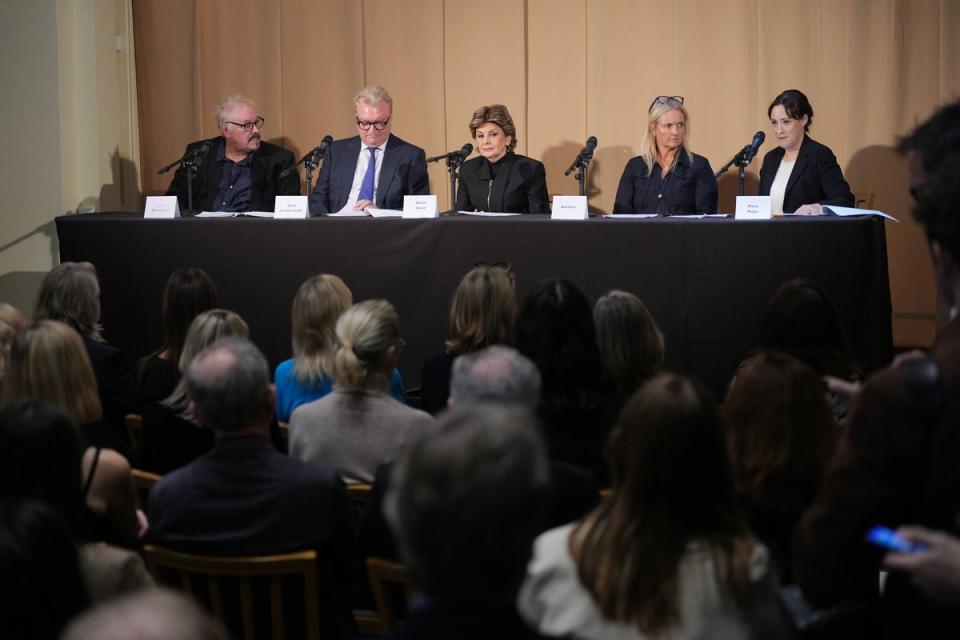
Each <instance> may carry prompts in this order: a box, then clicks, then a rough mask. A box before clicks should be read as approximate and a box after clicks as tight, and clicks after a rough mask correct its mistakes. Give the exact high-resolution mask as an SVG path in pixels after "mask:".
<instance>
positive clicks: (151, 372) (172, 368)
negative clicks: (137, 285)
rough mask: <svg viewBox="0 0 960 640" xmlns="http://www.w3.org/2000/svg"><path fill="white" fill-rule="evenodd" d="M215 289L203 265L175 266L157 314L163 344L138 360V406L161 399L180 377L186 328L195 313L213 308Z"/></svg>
mask: <svg viewBox="0 0 960 640" xmlns="http://www.w3.org/2000/svg"><path fill="white" fill-rule="evenodd" d="M218 306H219V305H218V303H217V289H216V287H214V286H213V280H211V279H210V276H209V275H207V272H206V271H204V270H203V269H194V268H183V269H177V270H176V271H174V272H173V273H171V274H170V277H169V278H167V286H166V287H165V288H164V290H163V304H162V308H161V314H160V318H161V321H162V323H163V346H162V347H160V349H158V350H157V351H154V352H153V353H151V354H150V355H147V356H144V357H143V358H140V360H138V361H137V367H136V379H135V386H134V401H135V403H136V405H137V407H138V409H139V410H140V411H141V412H142V411H143V408H144V407H146V406H147V405H148V404H150V403H151V402H160V401H161V400H163V399H164V398H166V397H167V396H169V395H170V393H171V392H172V391H173V388H174V387H176V386H177V382H179V380H180V366H179V363H180V352H181V351H183V343H184V341H185V340H186V338H187V329H189V328H190V323H191V322H193V319H194V318H196V317H197V316H198V315H200V314H201V313H203V312H204V311H207V310H209V309H216V308H217V307H218Z"/></svg>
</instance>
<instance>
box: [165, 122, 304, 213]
mask: <svg viewBox="0 0 960 640" xmlns="http://www.w3.org/2000/svg"><path fill="white" fill-rule="evenodd" d="M204 142H209V143H210V151H208V152H207V155H206V157H205V158H204V159H203V162H202V163H200V166H199V167H198V169H197V175H196V176H195V177H194V179H193V208H194V210H196V211H210V210H211V209H212V208H213V199H214V198H216V197H217V191H218V190H219V189H220V174H221V171H220V169H221V164H220V163H219V162H217V147H218V146H219V145H222V144H223V138H222V137H220V136H217V137H216V138H210V139H209V140H198V141H196V142H191V143H190V144H188V145H187V150H186V151H185V152H184V153H185V154H186V153H189V152H191V151H193V150H194V149H196V148H198V147H199V146H200V145H202V144H203V143H204ZM293 165H294V159H293V154H292V153H291V152H289V151H287V150H286V149H284V148H283V147H278V146H276V145H273V144H270V143H269V142H263V141H262V140H261V141H260V148H259V149H257V150H256V151H254V152H253V161H252V166H251V167H250V170H251V172H252V175H251V179H250V182H251V184H250V207H251V209H250V210H251V211H273V205H274V202H273V200H274V197H276V196H298V195H300V174H299V173H297V171H296V170H294V169H293ZM288 169H290V171H287V170H288ZM281 174H284V177H283V178H281V177H280V176H281ZM167 195H168V196H177V199H178V200H179V201H180V210H181V211H185V210H186V209H187V171H186V169H185V168H184V167H183V165H180V167H178V168H177V172H176V173H175V174H174V176H173V182H171V183H170V188H169V189H167Z"/></svg>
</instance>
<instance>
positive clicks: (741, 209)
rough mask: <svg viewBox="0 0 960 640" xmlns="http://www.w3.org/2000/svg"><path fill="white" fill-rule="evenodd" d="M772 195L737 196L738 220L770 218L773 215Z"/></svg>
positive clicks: (735, 216)
mask: <svg viewBox="0 0 960 640" xmlns="http://www.w3.org/2000/svg"><path fill="white" fill-rule="evenodd" d="M771 203H772V200H771V199H770V196H737V211H736V213H734V215H733V217H734V218H735V219H737V220H769V219H770V218H772V217H773V210H772V209H771V207H772V206H773V205H772V204H771Z"/></svg>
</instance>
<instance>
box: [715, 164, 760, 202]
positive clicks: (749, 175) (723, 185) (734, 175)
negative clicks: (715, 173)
mask: <svg viewBox="0 0 960 640" xmlns="http://www.w3.org/2000/svg"><path fill="white" fill-rule="evenodd" d="M718 168H719V167H718ZM739 189H740V180H739V177H738V170H737V168H736V167H730V168H729V169H727V172H726V173H725V174H723V175H722V176H720V178H719V179H718V180H717V212H718V213H733V212H734V211H736V210H737V192H738V191H739ZM759 189H760V176H759V175H757V174H756V173H753V172H752V171H750V170H749V169H747V172H746V175H744V180H743V193H744V195H747V196H755V195H757V191H758V190H759Z"/></svg>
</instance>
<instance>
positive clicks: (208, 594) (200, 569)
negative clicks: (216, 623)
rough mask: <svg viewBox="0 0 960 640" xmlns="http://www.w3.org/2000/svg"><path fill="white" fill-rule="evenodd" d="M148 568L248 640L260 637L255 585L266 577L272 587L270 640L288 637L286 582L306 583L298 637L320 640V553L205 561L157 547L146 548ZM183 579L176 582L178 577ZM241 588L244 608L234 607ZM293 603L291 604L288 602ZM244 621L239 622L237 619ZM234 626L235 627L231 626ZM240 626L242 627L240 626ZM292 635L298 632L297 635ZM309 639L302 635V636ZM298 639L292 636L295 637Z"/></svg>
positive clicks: (258, 609)
mask: <svg viewBox="0 0 960 640" xmlns="http://www.w3.org/2000/svg"><path fill="white" fill-rule="evenodd" d="M143 550H144V555H145V556H146V559H147V566H148V567H149V568H150V571H151V572H152V573H153V575H154V577H155V578H156V579H157V581H158V582H164V583H166V584H170V585H171V586H179V587H180V588H182V590H183V591H185V592H187V593H189V594H190V595H192V596H194V597H195V598H196V599H197V600H198V601H200V603H201V604H202V605H204V606H206V607H207V608H209V609H210V611H211V612H212V613H213V615H214V616H215V617H216V618H217V619H219V620H220V621H222V622H223V623H224V625H225V626H227V627H228V628H231V629H235V628H237V627H238V626H239V628H240V630H241V633H242V635H240V636H239V637H241V638H243V639H244V640H253V639H254V638H256V637H257V631H256V629H257V626H256V621H255V616H256V613H257V612H258V611H262V607H260V606H258V605H255V601H256V602H257V603H258V604H259V602H260V600H259V599H255V598H254V580H255V579H257V578H263V579H264V580H265V581H266V582H268V586H269V620H270V637H271V638H272V639H273V640H282V639H283V638H285V637H286V636H285V632H284V624H285V618H284V611H283V605H284V578H285V577H287V576H299V577H300V578H301V579H302V597H303V611H304V613H305V621H304V622H305V624H304V630H302V631H297V632H296V634H297V637H306V638H308V639H309V640H318V639H319V638H320V610H319V606H318V589H317V553H316V551H297V552H294V553H284V554H278V555H267V556H241V557H220V556H202V555H194V554H189V553H181V552H178V551H171V550H170V549H165V548H163V547H158V546H155V545H151V544H148V545H144V548H143ZM171 574H173V576H176V578H177V579H178V580H179V582H178V583H177V582H175V581H174V579H173V576H172V575H171ZM234 588H236V590H237V592H238V594H239V606H238V607H230V606H229V603H228V602H226V599H227V598H226V597H225V595H226V593H227V592H228V591H229V592H232V590H233V589H234ZM288 602H289V601H288ZM236 617H239V620H237V619H235V618H236ZM231 623H233V624H231ZM237 623H239V625H238V624H237ZM292 633H293V632H292ZM304 633H305V634H306V635H305V636H302V635H301V634H304ZM290 637H291V638H292V637H294V636H293V635H291V636H290Z"/></svg>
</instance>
